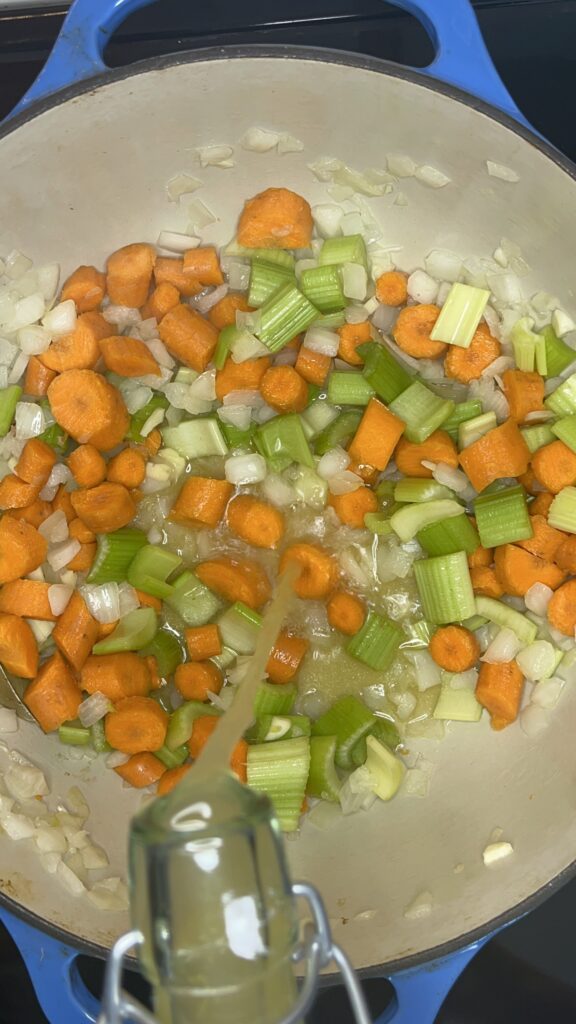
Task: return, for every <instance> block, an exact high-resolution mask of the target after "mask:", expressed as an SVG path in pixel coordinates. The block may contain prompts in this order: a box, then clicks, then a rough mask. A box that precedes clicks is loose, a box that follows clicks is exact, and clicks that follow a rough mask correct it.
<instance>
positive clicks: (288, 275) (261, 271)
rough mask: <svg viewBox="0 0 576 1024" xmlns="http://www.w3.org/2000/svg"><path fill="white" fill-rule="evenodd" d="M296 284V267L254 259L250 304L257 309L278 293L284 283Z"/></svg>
mask: <svg viewBox="0 0 576 1024" xmlns="http://www.w3.org/2000/svg"><path fill="white" fill-rule="evenodd" d="M286 284H291V285H294V286H295V285H296V280H295V277H294V267H285V266H282V265H281V264H280V263H273V262H272V261H265V260H260V259H258V260H253V261H252V267H251V270H250V288H249V291H248V305H249V306H253V307H254V308H255V309H257V308H258V307H259V306H263V305H264V303H265V302H266V301H267V299H270V298H271V297H272V296H273V295H275V294H276V292H277V291H278V289H279V288H281V287H282V286H283V285H286Z"/></svg>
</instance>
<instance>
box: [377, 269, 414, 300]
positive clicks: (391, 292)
mask: <svg viewBox="0 0 576 1024" xmlns="http://www.w3.org/2000/svg"><path fill="white" fill-rule="evenodd" d="M376 298H377V299H378V302H382V303H383V304H384V305H385V306H403V305H404V303H405V302H406V300H407V298H408V276H407V274H403V273H402V271H401V270H387V271H386V272H385V273H384V274H380V277H379V278H378V279H377V281H376Z"/></svg>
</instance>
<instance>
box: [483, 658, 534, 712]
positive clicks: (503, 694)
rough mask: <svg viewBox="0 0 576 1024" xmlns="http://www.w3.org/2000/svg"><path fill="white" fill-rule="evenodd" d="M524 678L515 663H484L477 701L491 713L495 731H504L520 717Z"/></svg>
mask: <svg viewBox="0 0 576 1024" xmlns="http://www.w3.org/2000/svg"><path fill="white" fill-rule="evenodd" d="M523 689H524V676H523V675H522V673H521V671H520V669H519V668H518V665H517V664H516V662H515V661H504V662H499V663H498V664H495V665H490V664H488V663H487V662H483V663H482V665H481V667H480V673H479V675H478V682H477V683H476V700H477V701H478V702H479V703H480V704H482V706H483V707H485V708H486V710H487V711H488V712H489V714H490V717H491V724H492V728H493V729H504V728H505V727H506V726H507V725H510V723H511V722H513V721H514V719H515V718H517V716H518V712H519V710H520V699H521V697H522V690H523Z"/></svg>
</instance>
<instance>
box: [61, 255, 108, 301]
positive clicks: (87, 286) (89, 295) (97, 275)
mask: <svg viewBox="0 0 576 1024" xmlns="http://www.w3.org/2000/svg"><path fill="white" fill-rule="evenodd" d="M105 294H106V275H105V274H102V273H101V272H100V271H99V270H96V267H87V266H81V267H77V268H76V270H75V271H74V273H73V274H70V277H68V278H66V280H65V281H64V284H63V285H62V295H61V296H60V300H61V302H66V300H67V299H72V300H73V301H74V302H75V303H76V309H77V310H78V312H79V313H91V312H92V310H94V309H98V306H99V305H100V303H101V302H102V299H103V298H104V295H105Z"/></svg>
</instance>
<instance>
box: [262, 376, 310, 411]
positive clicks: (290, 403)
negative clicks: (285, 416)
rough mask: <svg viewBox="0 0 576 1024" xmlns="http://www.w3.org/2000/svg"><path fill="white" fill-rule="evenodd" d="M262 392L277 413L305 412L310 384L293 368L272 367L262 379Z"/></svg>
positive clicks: (265, 399)
mask: <svg viewBox="0 0 576 1024" xmlns="http://www.w3.org/2000/svg"><path fill="white" fill-rule="evenodd" d="M260 392H261V394H262V398H263V399H264V401H265V402H266V403H267V404H268V405H269V406H270V407H271V408H272V409H275V410H276V412H303V410H304V409H305V408H306V406H307V405H308V384H307V383H306V381H305V380H304V378H303V377H301V376H300V374H299V373H298V371H297V370H295V369H294V367H293V366H271V367H270V369H269V370H266V373H265V374H264V376H263V377H262V381H261V384H260Z"/></svg>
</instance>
